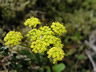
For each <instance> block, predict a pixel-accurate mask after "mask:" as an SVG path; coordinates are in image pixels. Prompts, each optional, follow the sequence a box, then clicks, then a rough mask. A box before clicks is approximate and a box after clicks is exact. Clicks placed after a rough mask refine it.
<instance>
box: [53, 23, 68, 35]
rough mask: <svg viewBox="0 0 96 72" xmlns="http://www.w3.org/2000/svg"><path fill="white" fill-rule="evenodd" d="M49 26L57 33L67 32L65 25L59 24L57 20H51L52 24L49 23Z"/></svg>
mask: <svg viewBox="0 0 96 72" xmlns="http://www.w3.org/2000/svg"><path fill="white" fill-rule="evenodd" d="M51 28H52V29H53V31H54V32H55V33H57V34H58V35H61V34H62V33H66V32H67V30H66V29H65V27H64V26H63V25H62V24H60V23H59V22H53V23H52V25H51Z"/></svg>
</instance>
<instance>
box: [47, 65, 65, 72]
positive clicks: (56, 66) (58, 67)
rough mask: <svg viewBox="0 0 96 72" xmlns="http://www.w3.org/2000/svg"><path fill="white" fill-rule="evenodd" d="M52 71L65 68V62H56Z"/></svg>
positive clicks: (59, 71)
mask: <svg viewBox="0 0 96 72" xmlns="http://www.w3.org/2000/svg"><path fill="white" fill-rule="evenodd" d="M52 69H53V71H54V72H61V71H63V70H64V69H65V64H63V63H60V64H56V65H54V66H53V67H52ZM47 72H51V70H50V68H48V70H47Z"/></svg>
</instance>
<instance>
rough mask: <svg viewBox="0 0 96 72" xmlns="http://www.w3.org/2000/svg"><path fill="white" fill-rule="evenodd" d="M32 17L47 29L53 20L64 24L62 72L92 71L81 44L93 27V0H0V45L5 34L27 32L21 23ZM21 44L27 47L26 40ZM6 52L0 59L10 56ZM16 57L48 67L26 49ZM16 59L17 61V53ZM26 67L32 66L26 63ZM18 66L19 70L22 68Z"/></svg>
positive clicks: (95, 21)
mask: <svg viewBox="0 0 96 72" xmlns="http://www.w3.org/2000/svg"><path fill="white" fill-rule="evenodd" d="M31 16H36V17H39V18H40V19H41V21H42V22H43V23H44V24H43V25H45V24H46V23H47V25H49V26H50V23H51V22H52V21H60V22H63V23H64V25H65V27H66V28H67V31H68V33H67V35H62V37H61V38H62V41H63V43H64V46H65V47H64V50H65V53H66V56H67V58H65V59H64V63H66V68H65V70H64V71H65V72H70V71H71V72H74V71H77V72H78V71H80V72H90V71H92V67H91V65H90V63H89V62H88V59H87V57H86V55H85V54H84V51H85V49H86V47H85V45H84V41H85V39H88V37H89V35H90V33H91V32H92V31H93V30H94V29H95V28H96V0H1V1H0V46H2V45H3V43H4V42H3V38H4V36H5V34H6V33H7V32H8V31H10V30H13V29H16V30H20V29H22V30H23V31H22V32H23V33H26V32H27V31H28V29H27V28H26V30H25V28H24V26H23V23H24V20H25V19H26V18H28V17H31ZM50 21H51V22H50ZM49 22H50V23H49ZM24 42H25V43H26V44H28V41H27V39H26V38H25V39H24ZM7 49H8V48H6V47H4V48H0V54H1V53H2V55H3V56H4V57H3V58H6V56H7V55H8V54H11V53H10V51H9V50H7ZM20 49H22V47H21V48H20ZM12 52H13V51H12ZM19 55H26V56H27V58H25V59H27V60H29V61H32V62H33V64H34V65H37V66H38V65H39V66H40V65H43V66H44V65H47V64H46V62H47V60H45V59H44V57H42V56H41V55H40V56H39V55H38V54H36V55H33V53H31V52H30V51H28V50H21V51H20V54H19ZM16 58H18V54H17V56H16ZM0 59H1V56H0ZM16 60H18V59H16ZM20 61H22V59H21V60H20ZM78 61H79V62H78ZM7 62H8V61H7ZM27 62H28V61H27ZM27 62H26V63H27ZM19 63H20V65H21V64H22V63H21V62H19ZM28 64H29V63H28ZM14 65H15V64H14ZM28 66H31V65H30V64H29V65H28ZM43 66H42V67H43ZM0 67H1V65H0ZM17 67H18V69H20V68H21V69H22V68H23V67H19V66H17ZM12 68H13V67H12ZM44 68H45V67H44ZM0 69H2V67H1V68H0ZM18 69H16V70H18ZM69 69H70V70H69ZM16 70H11V66H10V72H11V71H13V72H14V71H16ZM36 70H37V72H40V71H39V70H42V69H36ZM26 72H27V71H26Z"/></svg>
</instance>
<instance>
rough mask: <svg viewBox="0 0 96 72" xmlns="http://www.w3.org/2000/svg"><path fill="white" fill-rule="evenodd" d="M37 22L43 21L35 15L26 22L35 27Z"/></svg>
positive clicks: (26, 24)
mask: <svg viewBox="0 0 96 72" xmlns="http://www.w3.org/2000/svg"><path fill="white" fill-rule="evenodd" d="M37 24H41V22H40V21H39V19H38V18H35V17H31V18H29V19H27V20H26V21H25V22H24V25H25V26H29V27H33V28H35V27H36V26H37Z"/></svg>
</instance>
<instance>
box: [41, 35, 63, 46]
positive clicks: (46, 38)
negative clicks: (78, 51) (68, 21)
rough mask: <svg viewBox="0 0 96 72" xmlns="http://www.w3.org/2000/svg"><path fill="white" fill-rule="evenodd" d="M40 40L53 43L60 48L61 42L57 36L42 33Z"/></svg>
mask: <svg viewBox="0 0 96 72" xmlns="http://www.w3.org/2000/svg"><path fill="white" fill-rule="evenodd" d="M41 40H42V41H45V42H46V43H47V44H48V45H51V44H52V45H53V46H54V47H59V48H62V47H63V44H61V40H60V38H57V37H55V36H52V35H44V36H43V37H42V39H41Z"/></svg>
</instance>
